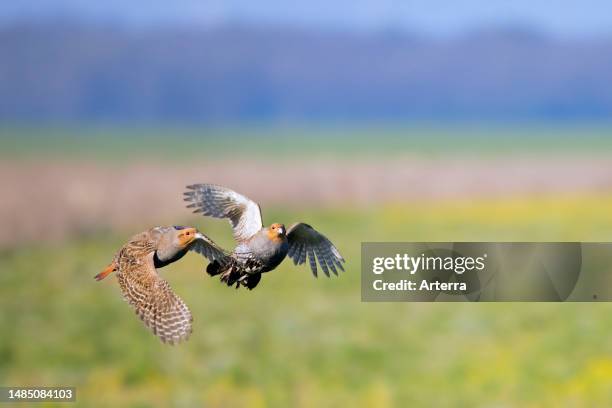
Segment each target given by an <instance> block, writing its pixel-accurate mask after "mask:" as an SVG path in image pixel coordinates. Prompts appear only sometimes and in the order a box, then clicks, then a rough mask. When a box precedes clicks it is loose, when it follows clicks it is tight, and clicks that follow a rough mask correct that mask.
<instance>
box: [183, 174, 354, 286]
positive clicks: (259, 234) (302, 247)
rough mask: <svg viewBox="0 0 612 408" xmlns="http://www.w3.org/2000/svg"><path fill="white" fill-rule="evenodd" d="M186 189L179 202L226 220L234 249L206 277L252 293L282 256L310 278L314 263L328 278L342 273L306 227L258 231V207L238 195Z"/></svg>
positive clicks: (334, 252)
mask: <svg viewBox="0 0 612 408" xmlns="http://www.w3.org/2000/svg"><path fill="white" fill-rule="evenodd" d="M187 189H188V191H186V192H185V193H184V196H185V201H187V202H189V203H190V204H189V205H187V207H188V208H192V209H193V212H194V213H202V215H205V216H211V217H215V218H227V219H228V220H229V222H230V224H231V226H232V229H233V234H234V239H235V241H236V243H237V245H236V248H235V249H234V250H233V252H232V253H231V254H228V255H227V256H225V257H223V258H221V259H215V260H212V261H211V263H210V264H209V265H208V267H207V268H206V272H207V273H208V274H209V275H211V276H216V275H220V276H221V280H222V281H223V282H225V283H227V285H228V286H232V285H234V284H236V288H238V287H240V285H242V286H246V287H247V288H249V289H253V288H254V287H255V286H257V284H258V283H259V281H260V280H261V274H262V273H264V272H268V271H271V270H274V269H275V268H276V267H277V266H278V265H279V264H280V263H281V262H282V261H283V260H284V259H285V257H286V256H289V257H290V258H291V259H292V260H293V262H294V264H296V265H301V264H303V263H305V262H306V261H308V262H309V264H310V269H311V270H312V273H313V275H314V276H315V277H316V276H317V261H318V264H319V267H320V268H321V269H322V270H323V273H325V275H327V276H328V277H329V276H330V271H331V272H332V273H334V274H335V275H338V269H339V270H341V271H344V268H343V267H342V263H343V262H344V258H342V255H340V252H339V251H338V249H337V248H336V247H335V246H334V245H333V244H332V243H331V241H330V240H329V239H327V238H326V237H325V236H324V235H323V234H321V233H320V232H318V231H316V230H315V229H314V228H312V227H311V226H310V225H308V224H304V223H301V222H300V223H297V224H293V225H292V226H291V227H289V229H285V226H284V225H283V224H279V223H274V224H272V225H270V226H269V227H264V226H263V221H262V217H261V209H260V207H259V205H258V204H257V203H255V202H254V201H252V200H251V199H249V198H247V197H245V196H243V195H242V194H239V193H237V192H235V191H233V190H230V189H229V188H225V187H221V186H217V185H214V184H194V185H190V186H187Z"/></svg>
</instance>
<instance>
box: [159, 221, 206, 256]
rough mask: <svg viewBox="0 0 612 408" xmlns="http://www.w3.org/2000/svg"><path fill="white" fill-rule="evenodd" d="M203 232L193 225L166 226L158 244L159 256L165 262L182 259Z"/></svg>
mask: <svg viewBox="0 0 612 408" xmlns="http://www.w3.org/2000/svg"><path fill="white" fill-rule="evenodd" d="M200 237H202V234H201V233H200V232H198V230H197V229H195V228H193V227H182V226H173V227H171V228H166V229H165V230H164V233H163V235H162V236H161V238H160V240H159V243H158V245H157V251H156V255H157V258H158V259H159V260H160V261H162V262H164V263H171V262H174V261H176V260H178V259H180V258H181V257H182V256H183V255H185V252H187V251H188V250H189V247H190V245H191V244H192V243H193V242H194V241H195V240H196V239H198V238H200Z"/></svg>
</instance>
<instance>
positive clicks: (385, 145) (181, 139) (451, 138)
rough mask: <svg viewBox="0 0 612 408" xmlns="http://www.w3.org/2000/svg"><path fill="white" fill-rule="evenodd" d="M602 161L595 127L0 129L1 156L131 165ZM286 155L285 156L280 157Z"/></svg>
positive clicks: (604, 142)
mask: <svg viewBox="0 0 612 408" xmlns="http://www.w3.org/2000/svg"><path fill="white" fill-rule="evenodd" d="M551 152H552V153H560V154H571V155H572V156H576V155H578V156H587V157H589V156H593V155H595V156H604V157H607V156H609V155H610V153H612V126H608V125H592V124H588V123H587V124H564V125H560V124H528V125H516V124H515V125H510V124H508V125H503V126H502V125H500V124H491V125H483V124H470V123H459V124H457V125H456V126H455V127H449V126H448V125H445V126H437V125H434V124H422V125H419V126H416V125H414V126H405V125H402V126H400V125H398V126H390V125H378V126H369V127H368V126H361V127H357V126H354V125H352V126H342V125H340V124H339V125H337V126H324V127H316V126H303V127H297V126H295V125H292V126H282V125H279V126H275V127H271V126H251V127H236V128H227V127H224V128H204V127H202V128H189V127H188V128H184V127H179V126H175V127H172V126H165V127H164V126H157V127H150V126H149V127H146V126H141V127H138V126H134V127H108V126H107V127H104V126H97V127H95V126H89V127H86V128H85V127H78V126H75V127H66V126H61V127H60V126H58V127H55V128H54V127H36V126H32V127H24V126H13V127H11V126H7V125H4V126H1V125H0V158H11V159H16V158H17V159H27V158H40V157H41V156H44V157H45V158H46V159H49V158H51V159H59V160H67V159H71V160H85V159H87V160H91V159H94V160H102V161H109V160H111V161H120V162H121V161H128V160H131V159H132V158H133V157H134V155H135V154H136V155H138V156H144V155H146V156H147V157H154V158H155V159H156V160H167V161H176V160H186V159H187V160H193V159H206V158H212V157H220V156H221V157H224V156H227V157H234V158H235V157H241V156H248V157H256V158H265V157H269V156H271V155H274V157H275V158H279V157H285V158H287V159H292V158H304V157H309V158H316V157H325V156H331V157H333V158H334V159H337V160H342V159H347V158H348V159H353V158H357V159H361V158H364V157H367V158H371V157H373V156H379V157H382V156H384V157H392V156H396V155H406V154H412V155H420V156H424V157H427V156H432V155H434V156H435V155H449V156H455V155H460V156H475V157H483V156H488V155H494V156H495V155H507V154H517V153H518V154H521V155H526V154H527V155H541V154H544V155H547V154H550V153H551ZM279 155H281V156H279Z"/></svg>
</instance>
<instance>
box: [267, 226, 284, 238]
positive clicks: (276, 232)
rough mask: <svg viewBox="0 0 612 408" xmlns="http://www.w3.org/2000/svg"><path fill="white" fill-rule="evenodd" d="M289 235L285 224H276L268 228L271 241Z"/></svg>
mask: <svg viewBox="0 0 612 408" xmlns="http://www.w3.org/2000/svg"><path fill="white" fill-rule="evenodd" d="M285 234H287V229H286V228H285V226H284V225H283V224H279V223H274V224H272V225H270V227H269V228H268V235H269V236H270V238H271V239H278V238H281V237H284V236H285Z"/></svg>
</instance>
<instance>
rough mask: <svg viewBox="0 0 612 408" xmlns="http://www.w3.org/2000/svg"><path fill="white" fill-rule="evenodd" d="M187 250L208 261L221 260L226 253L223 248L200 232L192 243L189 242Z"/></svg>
mask: <svg viewBox="0 0 612 408" xmlns="http://www.w3.org/2000/svg"><path fill="white" fill-rule="evenodd" d="M189 250H191V251H194V252H197V253H198V254H200V255H202V256H203V257H205V258H206V259H208V260H209V261H210V262H214V261H218V260H222V259H224V258H225V257H226V256H227V253H225V251H224V250H223V248H221V247H220V246H219V245H217V244H215V242H214V241H213V240H212V239H210V238H208V237H207V236H206V235H204V234H200V235H199V236H198V237H197V238H196V240H195V241H193V244H191V247H189Z"/></svg>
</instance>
